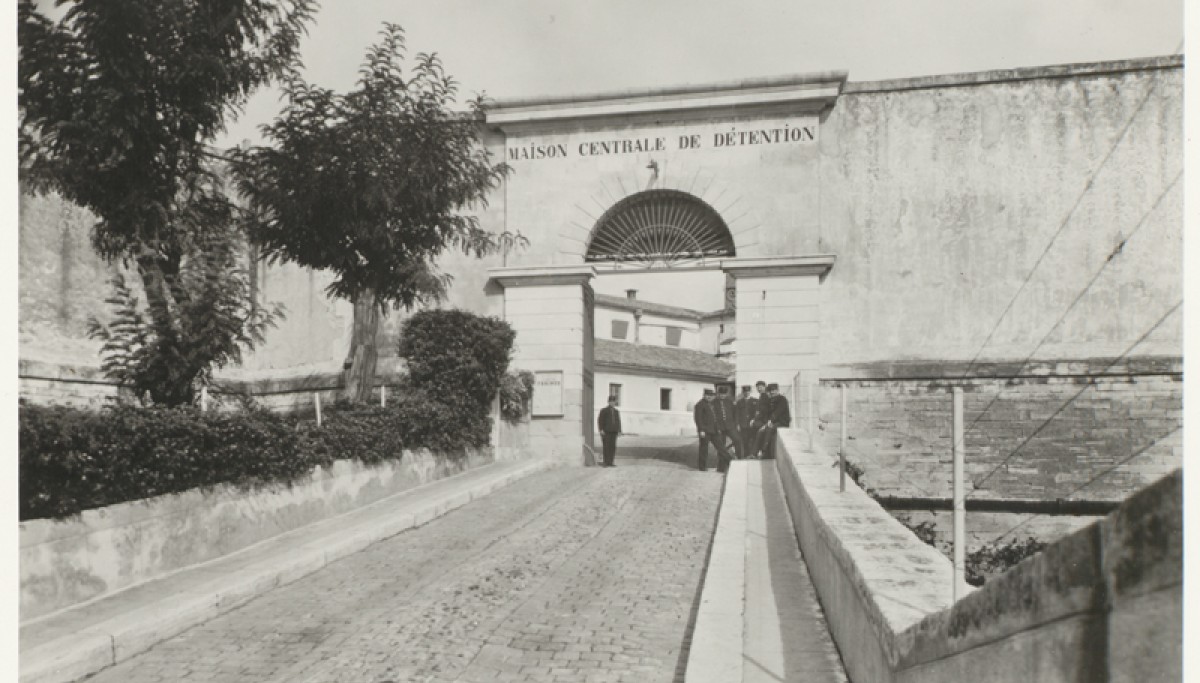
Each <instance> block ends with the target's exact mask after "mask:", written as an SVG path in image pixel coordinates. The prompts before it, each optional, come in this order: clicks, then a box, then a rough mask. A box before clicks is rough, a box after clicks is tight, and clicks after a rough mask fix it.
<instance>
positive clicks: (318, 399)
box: [313, 391, 321, 427]
mask: <svg viewBox="0 0 1200 683" xmlns="http://www.w3.org/2000/svg"><path fill="white" fill-rule="evenodd" d="M313 404H314V405H316V406H317V427H320V426H321V394H320V393H318V392H316V391H314V392H313Z"/></svg>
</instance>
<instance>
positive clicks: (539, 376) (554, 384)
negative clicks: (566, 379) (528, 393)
mask: <svg viewBox="0 0 1200 683" xmlns="http://www.w3.org/2000/svg"><path fill="white" fill-rule="evenodd" d="M562 385H563V373H562V370H550V371H543V372H535V373H533V406H532V409H531V411H530V414H531V415H532V416H533V417H561V416H562V414H563V386H562Z"/></svg>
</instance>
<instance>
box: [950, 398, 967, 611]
mask: <svg viewBox="0 0 1200 683" xmlns="http://www.w3.org/2000/svg"><path fill="white" fill-rule="evenodd" d="M951 393H952V395H953V398H954V402H953V406H954V588H953V590H952V591H951V596H952V597H953V599H954V600H955V602H957V601H958V598H959V597H960V596H959V594H958V590H959V586H961V585H962V584H963V581H964V580H965V579H966V546H967V541H966V539H967V529H966V527H967V510H966V498H965V497H964V496H963V469H964V468H963V450H964V448H963V447H964V444H963V394H962V388H961V387H954V388H953V389H952V390H951Z"/></svg>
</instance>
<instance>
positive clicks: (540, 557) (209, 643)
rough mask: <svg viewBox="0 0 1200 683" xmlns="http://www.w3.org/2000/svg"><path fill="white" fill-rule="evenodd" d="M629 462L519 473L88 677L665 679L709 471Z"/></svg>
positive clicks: (702, 534) (685, 616)
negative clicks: (522, 475)
mask: <svg viewBox="0 0 1200 683" xmlns="http://www.w3.org/2000/svg"><path fill="white" fill-rule="evenodd" d="M618 463H619V464H622V463H621V461H620V460H618ZM626 463H627V464H632V462H630V461H626ZM639 464H642V465H648V466H638V467H629V466H618V467H617V468H614V469H599V468H588V469H584V468H561V469H557V470H552V471H549V472H543V473H540V474H537V475H534V476H531V477H528V478H526V479H524V480H522V481H520V482H517V483H515V484H513V485H511V486H509V487H506V488H504V489H501V490H499V491H497V492H496V493H493V494H491V495H489V496H487V497H485V498H483V499H480V500H478V501H475V502H472V503H470V504H469V505H467V506H465V507H463V508H460V509H458V510H456V511H454V512H451V513H449V514H447V515H446V516H444V517H442V518H439V519H437V520H434V521H433V522H430V523H429V524H427V525H425V526H423V527H421V528H418V529H414V530H411V531H408V532H405V533H403V534H400V535H398V536H395V537H393V538H391V539H388V540H386V541H383V542H381V543H378V544H376V545H374V546H371V547H370V548H368V549H366V550H364V551H362V552H360V553H357V554H355V555H352V556H350V557H348V558H345V559H343V560H341V561H338V562H335V563H333V564H331V565H329V566H328V567H326V568H324V569H323V570H321V571H319V572H316V573H314V574H312V575H309V576H308V577H305V578H303V579H301V580H299V581H296V582H295V583H292V584H289V585H288V586H285V587H282V588H279V589H277V590H275V591H272V592H271V593H268V594H266V595H264V596H262V597H260V598H258V599H256V600H254V601H252V602H250V603H248V604H247V605H244V606H242V607H241V608H239V609H236V610H234V611H232V612H229V613H227V614H225V615H223V616H221V617H218V618H216V619H214V620H212V621H209V622H207V623H205V624H202V625H200V626H197V627H195V628H192V629H190V630H188V631H185V632H184V633H182V634H180V635H179V636H177V637H175V638H173V639H171V640H169V641H166V642H164V643H161V644H159V645H158V646H156V647H155V648H154V649H152V650H150V651H149V652H146V653H144V654H142V655H140V656H137V657H134V658H132V659H130V660H128V661H126V662H124V663H122V664H120V665H118V666H116V667H113V668H111V669H107V670H105V671H103V672H101V673H100V674H98V675H97V676H95V677H94V678H92V679H89V681H94V682H95V683H143V682H148V681H279V682H284V681H286V682H288V683H292V682H298V681H304V682H311V683H319V682H330V683H332V682H335V681H336V682H344V683H384V682H385V681H391V682H395V683H401V682H407V681H426V682H433V681H436V682H442V681H446V682H449V681H463V682H467V681H638V682H652V681H679V680H682V672H683V664H684V662H686V658H687V651H686V648H687V642H686V639H685V636H686V635H687V634H688V632H689V629H690V628H691V621H692V619H693V615H692V606H693V603H694V602H695V598H696V596H697V591H698V588H699V584H700V579H701V576H702V573H703V567H704V562H705V554H706V552H707V550H708V545H709V541H710V539H711V536H712V530H713V526H714V523H715V518H716V512H717V508H718V503H719V497H720V489H721V481H722V477H721V476H719V475H717V474H715V473H713V472H711V471H710V472H707V473H701V472H695V471H693V470H689V469H683V468H681V467H678V466H677V465H676V464H675V463H672V462H669V461H658V462H656V461H653V460H642V461H639Z"/></svg>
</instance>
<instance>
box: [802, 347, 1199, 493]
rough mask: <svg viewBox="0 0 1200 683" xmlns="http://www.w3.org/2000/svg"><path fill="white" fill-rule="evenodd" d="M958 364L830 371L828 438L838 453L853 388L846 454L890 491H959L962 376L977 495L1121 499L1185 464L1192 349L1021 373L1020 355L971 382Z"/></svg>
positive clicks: (824, 397) (825, 397) (822, 405)
mask: <svg viewBox="0 0 1200 683" xmlns="http://www.w3.org/2000/svg"><path fill="white" fill-rule="evenodd" d="M957 365H960V364H946V365H942V366H940V367H937V368H935V367H934V366H932V365H922V366H912V367H907V368H906V367H901V366H897V365H891V366H889V367H886V368H885V367H874V368H858V369H857V370H856V371H854V372H850V373H846V374H845V375H843V376H842V377H840V378H827V379H823V380H822V382H821V384H820V388H819V393H820V397H819V411H820V412H819V418H820V420H819V423H820V429H819V431H818V439H819V440H820V442H821V443H822V445H823V446H824V448H825V450H827V452H829V453H831V454H836V453H837V450H838V448H839V444H840V440H841V431H842V424H841V422H842V399H841V392H842V390H843V389H842V387H843V386H844V387H845V391H846V429H847V435H848V438H847V448H846V451H847V458H848V459H849V460H850V461H851V462H853V463H855V464H857V465H858V466H860V467H862V469H863V470H864V471H865V475H866V478H865V483H866V485H867V486H868V487H869V488H871V489H874V490H875V491H876V492H877V493H878V494H880V495H882V496H891V497H899V498H948V497H949V496H950V490H951V488H950V487H951V479H950V478H951V458H952V452H951V448H952V444H951V420H952V415H951V398H950V394H951V391H950V390H951V387H952V386H962V387H963V389H964V398H965V405H964V413H965V422H964V424H965V427H966V434H965V441H966V449H967V450H966V467H967V477H968V480H969V481H968V484H967V490H968V495H969V496H970V497H971V498H973V499H978V500H1020V501H1028V500H1057V499H1060V498H1068V497H1069V498H1070V499H1071V500H1083V501H1110V502H1115V501H1119V500H1122V499H1124V498H1125V497H1126V496H1128V495H1129V494H1130V493H1131V492H1133V491H1135V490H1137V489H1139V488H1141V487H1143V486H1145V485H1147V484H1149V483H1150V482H1152V481H1155V480H1157V479H1158V478H1160V477H1162V476H1164V475H1165V474H1167V473H1169V472H1171V471H1172V470H1174V469H1175V468H1177V467H1179V466H1181V465H1182V462H1183V460H1182V458H1183V454H1182V432H1181V426H1182V421H1183V414H1182V403H1183V381H1182V379H1183V373H1182V360H1181V359H1178V358H1167V359H1163V358H1143V359H1131V360H1128V361H1123V362H1122V363H1120V364H1115V365H1114V364H1113V363H1112V361H1111V360H1110V359H1094V360H1082V361H1054V362H1043V363H1029V364H1026V365H1025V367H1024V368H1023V369H1021V372H1020V374H1016V373H1012V370H1014V369H1015V368H1013V367H1012V365H1015V364H1009V365H1008V366H1007V367H1005V366H992V367H981V368H976V371H977V372H976V373H973V375H972V376H971V377H969V378H967V379H964V380H960V379H958V377H961V375H962V374H963V371H964V370H965V368H959V367H956V366H957ZM1110 366H1111V367H1110ZM1006 370H1007V371H1008V373H1011V374H1008V375H1007V376H1006V375H1005V374H1002V373H1004V372H1005V371H1006ZM934 371H936V372H938V374H937V375H936V376H932V372H934ZM956 371H957V372H956ZM997 371H998V372H997ZM991 373H995V374H992V376H979V375H984V374H991ZM1126 460H1128V461H1127V462H1125V461H1126Z"/></svg>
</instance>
